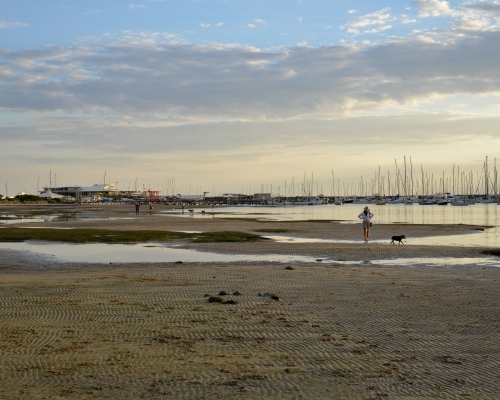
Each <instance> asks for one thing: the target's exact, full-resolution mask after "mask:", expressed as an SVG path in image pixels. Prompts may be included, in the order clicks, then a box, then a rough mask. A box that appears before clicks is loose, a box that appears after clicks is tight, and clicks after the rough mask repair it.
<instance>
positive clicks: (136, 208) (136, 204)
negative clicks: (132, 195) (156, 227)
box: [135, 202, 141, 215]
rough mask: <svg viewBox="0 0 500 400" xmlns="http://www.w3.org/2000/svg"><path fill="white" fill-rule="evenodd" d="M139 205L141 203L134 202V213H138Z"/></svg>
mask: <svg viewBox="0 0 500 400" xmlns="http://www.w3.org/2000/svg"><path fill="white" fill-rule="evenodd" d="M140 207H141V203H139V202H137V203H135V215H139V208H140Z"/></svg>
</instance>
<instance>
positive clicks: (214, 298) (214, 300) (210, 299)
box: [208, 296, 227, 303]
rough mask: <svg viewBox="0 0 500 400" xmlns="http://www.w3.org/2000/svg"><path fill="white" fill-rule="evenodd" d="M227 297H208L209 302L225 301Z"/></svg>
mask: <svg viewBox="0 0 500 400" xmlns="http://www.w3.org/2000/svg"><path fill="white" fill-rule="evenodd" d="M226 301H227V299H226V298H225V297H220V296H210V297H209V298H208V302H209V303H225V302H226Z"/></svg>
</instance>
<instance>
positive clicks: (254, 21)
mask: <svg viewBox="0 0 500 400" xmlns="http://www.w3.org/2000/svg"><path fill="white" fill-rule="evenodd" d="M252 22H253V23H254V24H256V25H262V26H265V25H266V21H265V20H263V19H259V18H256V19H254V20H253V21H252Z"/></svg>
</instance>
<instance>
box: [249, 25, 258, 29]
mask: <svg viewBox="0 0 500 400" xmlns="http://www.w3.org/2000/svg"><path fill="white" fill-rule="evenodd" d="M247 27H248V28H252V29H253V28H257V26H256V25H254V24H248V25H247Z"/></svg>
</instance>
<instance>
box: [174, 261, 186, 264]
mask: <svg viewBox="0 0 500 400" xmlns="http://www.w3.org/2000/svg"><path fill="white" fill-rule="evenodd" d="M175 263H176V264H184V263H183V262H182V261H176V262H175Z"/></svg>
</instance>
